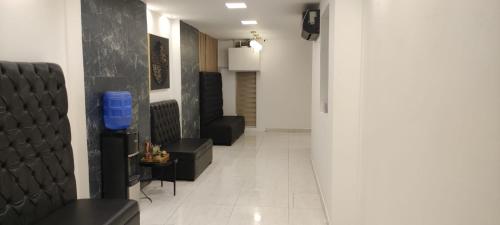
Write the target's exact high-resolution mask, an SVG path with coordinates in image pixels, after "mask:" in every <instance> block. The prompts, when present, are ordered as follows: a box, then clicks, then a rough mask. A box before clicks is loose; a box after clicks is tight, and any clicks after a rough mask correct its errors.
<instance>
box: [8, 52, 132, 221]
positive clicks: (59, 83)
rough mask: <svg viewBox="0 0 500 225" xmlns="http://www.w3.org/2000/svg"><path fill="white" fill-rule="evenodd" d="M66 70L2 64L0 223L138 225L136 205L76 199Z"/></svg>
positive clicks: (39, 65)
mask: <svg viewBox="0 0 500 225" xmlns="http://www.w3.org/2000/svg"><path fill="white" fill-rule="evenodd" d="M67 113H68V98H67V95H66V87H65V83H64V75H63V72H62V70H61V68H60V67H59V66H58V65H55V64H47V63H37V64H29V63H12V62H3V61H0V225H31V224H38V225H45V224H50V225H57V224H65V225H66V224H73V225H79V224H82V225H83V224H93V225H101V224H107V225H121V224H127V225H138V224H139V223H140V221H139V219H140V214H139V207H138V205H137V202H135V201H128V200H116V201H115V200H107V201H106V200H81V199H79V200H76V182H75V176H74V173H73V170H74V167H73V152H72V149H71V132H70V131H71V130H70V125H69V121H68V117H67Z"/></svg>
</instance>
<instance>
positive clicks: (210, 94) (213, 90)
mask: <svg viewBox="0 0 500 225" xmlns="http://www.w3.org/2000/svg"><path fill="white" fill-rule="evenodd" d="M222 106H223V101H222V77H221V74H220V73H217V72H201V73H200V123H201V125H207V124H209V123H211V122H212V121H214V120H216V119H219V118H221V117H222V116H223V115H224V111H223V109H222Z"/></svg>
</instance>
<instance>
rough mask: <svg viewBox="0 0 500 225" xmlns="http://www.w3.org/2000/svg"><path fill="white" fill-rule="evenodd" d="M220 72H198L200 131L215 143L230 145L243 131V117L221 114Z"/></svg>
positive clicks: (202, 135) (203, 136)
mask: <svg viewBox="0 0 500 225" xmlns="http://www.w3.org/2000/svg"><path fill="white" fill-rule="evenodd" d="M222 105H223V101H222V77H221V74H220V73H215V72H201V73H200V122H201V125H200V133H201V137H202V138H210V139H212V140H213V142H214V144H216V145H232V144H233V143H234V142H235V141H236V140H238V138H239V137H240V136H241V135H242V134H243V133H244V132H245V118H244V117H242V116H223V115H224V112H223V110H222Z"/></svg>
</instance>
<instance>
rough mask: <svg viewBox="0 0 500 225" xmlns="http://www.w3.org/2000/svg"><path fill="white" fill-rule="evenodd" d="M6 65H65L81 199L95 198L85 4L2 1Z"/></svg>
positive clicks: (1, 44) (0, 56)
mask: <svg viewBox="0 0 500 225" xmlns="http://www.w3.org/2000/svg"><path fill="white" fill-rule="evenodd" d="M0 9H1V10H2V13H0V27H1V28H2V30H3V31H4V32H2V34H1V35H0V49H1V50H0V60H7V61H23V62H53V63H57V64H59V65H60V66H61V67H62V69H63V71H64V73H65V79H66V88H67V90H68V104H69V111H68V117H69V120H70V123H71V133H72V141H71V144H72V146H73V154H74V160H75V176H76V184H77V193H78V198H88V197H89V177H88V176H89V175H88V174H89V169H88V153H87V132H86V130H87V128H86V123H85V121H86V120H85V89H84V77H83V54H82V35H81V34H82V32H81V10H80V1H79V0H23V1H18V0H3V1H0Z"/></svg>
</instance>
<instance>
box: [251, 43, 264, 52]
mask: <svg viewBox="0 0 500 225" xmlns="http://www.w3.org/2000/svg"><path fill="white" fill-rule="evenodd" d="M250 47H251V48H253V49H255V50H256V51H258V52H259V51H260V50H262V44H261V43H259V42H258V41H257V40H251V41H250Z"/></svg>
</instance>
